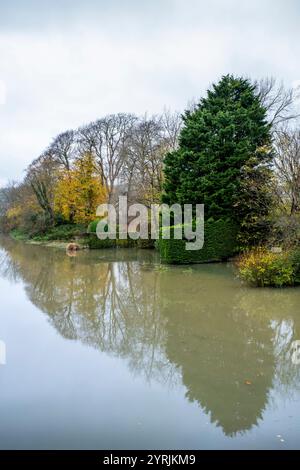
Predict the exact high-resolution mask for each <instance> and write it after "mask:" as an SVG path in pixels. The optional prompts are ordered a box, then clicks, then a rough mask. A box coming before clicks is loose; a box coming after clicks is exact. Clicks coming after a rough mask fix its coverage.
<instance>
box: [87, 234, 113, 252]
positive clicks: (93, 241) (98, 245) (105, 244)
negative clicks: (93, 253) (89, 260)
mask: <svg viewBox="0 0 300 470" xmlns="http://www.w3.org/2000/svg"><path fill="white" fill-rule="evenodd" d="M88 247H89V248H90V249H91V250H101V249H103V248H115V247H116V240H111V239H110V238H106V239H105V240H100V238H98V237H97V234H96V233H90V234H89V237H88Z"/></svg>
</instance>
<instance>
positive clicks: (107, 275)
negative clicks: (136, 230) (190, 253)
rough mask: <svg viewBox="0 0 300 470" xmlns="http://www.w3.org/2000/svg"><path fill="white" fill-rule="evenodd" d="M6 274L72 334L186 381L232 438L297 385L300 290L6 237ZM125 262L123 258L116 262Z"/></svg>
mask: <svg viewBox="0 0 300 470" xmlns="http://www.w3.org/2000/svg"><path fill="white" fill-rule="evenodd" d="M1 244H2V246H3V248H4V250H3V251H2V252H1V256H0V269H1V274H2V275H3V276H6V277H9V278H10V279H11V280H19V279H21V280H22V281H23V282H24V284H25V289H26V292H27V295H28V297H29V299H30V300H31V301H32V302H33V303H34V305H36V306H37V307H38V308H39V309H40V310H42V311H43V312H45V313H46V314H47V315H48V318H49V321H50V322H51V323H52V324H53V326H54V327H55V328H56V329H57V330H58V331H59V332H60V334H61V335H63V336H64V337H65V338H68V339H78V340H80V341H82V342H83V343H85V344H88V345H90V346H92V347H95V348H98V349H100V350H101V351H105V352H107V353H109V354H111V355H115V356H118V357H123V358H124V359H126V360H127V361H128V364H129V367H130V369H131V370H132V371H133V372H134V373H137V374H143V375H144V376H145V377H146V379H147V380H152V379H155V380H158V381H160V382H164V383H167V384H168V385H175V384H177V383H183V385H184V386H185V387H186V396H187V398H188V399H189V400H190V401H194V402H197V403H198V404H199V405H200V406H201V407H202V408H203V409H204V410H205V411H206V412H207V414H209V415H210V419H211V421H212V422H214V423H216V424H217V425H219V426H221V427H222V429H223V431H224V432H225V433H226V434H227V435H234V434H235V433H237V432H244V431H246V430H248V429H250V428H251V427H253V426H254V425H256V424H257V423H258V422H259V420H260V419H261V418H262V415H263V412H264V410H265V408H266V406H267V404H268V403H269V400H270V391H271V389H272V388H274V387H276V391H277V389H278V388H279V389H280V391H281V392H282V393H283V394H284V395H285V396H288V393H291V392H292V391H293V390H295V389H296V388H297V387H298V386H299V381H300V377H299V370H297V371H296V370H295V366H293V364H292V362H291V358H290V347H291V344H292V341H294V340H296V339H300V323H299V322H300V318H299V314H298V310H299V294H300V291H299V290H298V289H291V290H273V289H272V290H271V289H270V290H267V289H261V290H260V289H247V288H241V286H240V284H239V283H238V281H236V282H235V281H234V277H233V276H232V271H231V269H229V270H226V269H224V267H220V266H216V265H211V266H201V267H191V268H188V269H186V268H183V267H168V268H167V267H163V268H160V267H159V265H156V264H155V263H154V260H155V256H156V255H155V253H154V252H148V251H135V250H112V251H110V250H107V251H105V253H104V252H101V251H99V252H85V253H83V252H80V253H79V254H78V256H76V257H71V258H70V257H68V256H66V255H65V253H64V252H62V251H55V250H54V249H46V248H43V247H38V246H28V245H23V244H22V243H20V244H19V243H15V242H12V241H9V240H3V241H2V242H1ZM116 261H117V262H116Z"/></svg>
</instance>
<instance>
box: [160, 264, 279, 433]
mask: <svg viewBox="0 0 300 470" xmlns="http://www.w3.org/2000/svg"><path fill="white" fill-rule="evenodd" d="M215 271H216V273H217V272H218V270H216V269H215V267H214V266H209V267H203V268H202V269H201V271H200V270H198V271H197V270H195V271H194V272H193V274H192V275H193V276H194V277H197V280H196V282H193V283H190V275H189V274H186V275H185V276H181V281H180V289H178V290H174V289H173V288H172V286H173V285H174V283H177V280H176V279H177V277H178V275H177V272H176V271H174V272H173V273H171V274H170V273H168V275H167V276H164V277H163V278H162V280H161V289H162V292H163V293H164V296H163V298H164V303H163V306H162V308H163V313H164V315H165V316H166V317H167V318H168V324H167V325H168V342H167V347H166V351H167V355H168V357H169V358H170V360H171V361H172V362H174V363H176V365H177V366H178V367H180V369H181V372H182V379H183V382H184V384H185V386H186V387H187V397H188V398H189V399H190V400H191V401H197V402H198V403H199V404H200V405H201V406H202V407H203V408H204V409H205V410H206V411H207V412H208V413H210V416H211V420H212V422H215V423H217V424H218V425H220V426H222V428H223V430H224V432H225V433H226V434H228V435H232V434H234V433H236V432H238V431H244V430H247V429H250V428H251V427H252V426H253V425H255V424H256V423H257V421H258V419H259V418H261V416H262V411H263V410H264V408H265V407H266V404H267V400H268V391H269V389H270V388H271V387H272V377H273V372H274V356H273V348H272V330H271V328H270V325H269V319H268V318H263V317H260V318H259V319H258V318H257V317H255V316H251V315H247V314H245V312H243V310H241V309H240V308H239V305H238V304H237V300H238V292H239V290H238V289H237V290H236V294H235V296H234V297H232V292H234V290H233V289H232V286H231V288H229V287H230V283H232V280H230V279H231V278H229V279H228V278H226V277H225V276H224V277H222V276H221V277H219V278H218V277H217V275H214V273H215ZM172 277H174V279H172ZM194 281H195V279H194ZM212 299H214V301H213V302H212ZM246 382H251V384H250V383H249V384H248V385H247V383H246Z"/></svg>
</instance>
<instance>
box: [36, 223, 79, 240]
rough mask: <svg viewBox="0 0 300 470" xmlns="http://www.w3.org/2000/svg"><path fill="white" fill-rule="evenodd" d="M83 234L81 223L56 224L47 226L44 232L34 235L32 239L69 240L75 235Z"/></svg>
mask: <svg viewBox="0 0 300 470" xmlns="http://www.w3.org/2000/svg"><path fill="white" fill-rule="evenodd" d="M84 234H85V227H84V226H83V225H72V224H66V225H58V226H57V227H51V228H49V229H48V230H47V231H46V232H45V233H42V234H38V235H35V236H34V237H32V238H33V240H36V241H53V240H61V241H69V240H72V239H74V238H75V237H81V236H83V235H84Z"/></svg>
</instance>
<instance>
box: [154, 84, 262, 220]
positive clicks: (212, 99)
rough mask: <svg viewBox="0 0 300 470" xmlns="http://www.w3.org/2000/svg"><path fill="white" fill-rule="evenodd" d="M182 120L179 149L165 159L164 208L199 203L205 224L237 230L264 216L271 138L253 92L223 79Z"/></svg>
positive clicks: (252, 88)
mask: <svg viewBox="0 0 300 470" xmlns="http://www.w3.org/2000/svg"><path fill="white" fill-rule="evenodd" d="M183 120H184V126H183V129H182V131H181V135H180V139H179V149H178V150H176V151H174V152H171V153H169V154H168V155H167V156H166V158H165V186H164V189H165V194H164V196H163V200H164V202H167V203H169V204H171V203H175V202H177V203H180V204H185V203H190V204H191V203H192V204H196V203H198V204H199V203H203V204H205V214H206V218H209V217H213V218H214V219H219V218H227V217H229V218H232V219H233V220H235V221H236V222H238V223H240V224H241V225H243V223H246V222H245V221H248V223H249V221H252V222H253V221H255V220H258V218H259V217H260V216H262V215H264V216H265V215H266V213H267V210H268V204H269V199H268V194H267V191H266V184H265V183H266V181H267V179H268V178H269V177H270V173H269V171H268V163H269V161H270V155H271V153H270V149H271V134H270V125H269V124H268V122H267V119H266V110H265V109H264V107H263V106H262V105H261V103H260V100H259V97H258V96H257V94H256V92H255V87H254V86H253V85H252V84H251V83H250V82H249V80H247V79H243V78H235V77H233V76H232V75H226V76H224V77H222V79H221V80H220V81H219V83H217V84H215V85H213V87H212V89H211V90H209V91H208V92H207V97H205V98H203V99H201V101H200V103H199V104H198V105H197V106H196V108H195V109H194V110H193V111H186V112H185V114H184V116H183Z"/></svg>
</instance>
